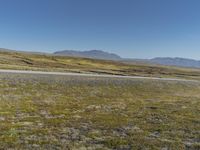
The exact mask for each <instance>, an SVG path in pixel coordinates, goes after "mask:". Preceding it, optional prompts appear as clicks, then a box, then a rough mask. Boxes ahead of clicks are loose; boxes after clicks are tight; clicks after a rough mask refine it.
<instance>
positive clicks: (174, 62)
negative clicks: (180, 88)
mask: <svg viewBox="0 0 200 150" xmlns="http://www.w3.org/2000/svg"><path fill="white" fill-rule="evenodd" d="M149 62H151V63H154V64H159V65H169V66H180V67H193V68H200V61H198V60H193V59H187V58H179V57H175V58H171V57H157V58H153V59H150V60H149Z"/></svg>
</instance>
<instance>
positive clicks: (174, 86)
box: [0, 58, 200, 150]
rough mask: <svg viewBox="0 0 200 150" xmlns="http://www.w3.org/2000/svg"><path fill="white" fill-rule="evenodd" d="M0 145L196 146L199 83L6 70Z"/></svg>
mask: <svg viewBox="0 0 200 150" xmlns="http://www.w3.org/2000/svg"><path fill="white" fill-rule="evenodd" d="M20 59H21V58H20ZM31 59H32V58H31ZM35 59H36V58H35ZM40 59H41V58H40ZM41 61H42V60H41ZM81 61H82V60H81ZM87 61H88V59H87ZM47 64H48V63H47ZM0 148H1V149H91V150H92V149H121V150H126V149H127V150H129V149H162V150H168V149H174V150H177V149H191V150H192V149H196V150H198V149H200V82H191V81H190V82H189V81H160V80H148V79H119V78H96V77H78V76H76V77H72V76H55V75H25V74H6V73H1V74H0Z"/></svg>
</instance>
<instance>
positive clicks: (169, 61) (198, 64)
mask: <svg viewBox="0 0 200 150" xmlns="http://www.w3.org/2000/svg"><path fill="white" fill-rule="evenodd" d="M54 54H56V55H65V56H73V57H85V58H94V59H105V60H120V61H129V62H131V61H132V62H135V61H137V62H145V63H150V64H159V65H168V66H179V67H193V68H200V61H198V60H193V59H187V58H178V57H175V58H172V57H156V58H153V59H126V58H122V57H120V56H119V55H117V54H113V53H108V52H105V51H101V50H90V51H74V50H64V51H57V52H55V53H54Z"/></svg>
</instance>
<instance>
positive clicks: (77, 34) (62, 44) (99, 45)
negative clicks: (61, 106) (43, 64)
mask: <svg viewBox="0 0 200 150" xmlns="http://www.w3.org/2000/svg"><path fill="white" fill-rule="evenodd" d="M0 47H2V48H9V49H17V50H30V51H45V52H53V51H57V50H65V49H74V50H91V49H100V50H105V51H108V52H114V53H117V54H119V55H121V56H123V57H132V58H152V57H159V56H161V57H163V56H172V57H187V58H194V59H200V0H0Z"/></svg>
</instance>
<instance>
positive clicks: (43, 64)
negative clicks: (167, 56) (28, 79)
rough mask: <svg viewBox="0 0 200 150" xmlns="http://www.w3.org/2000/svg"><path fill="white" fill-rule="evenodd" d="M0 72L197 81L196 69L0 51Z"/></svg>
mask: <svg viewBox="0 0 200 150" xmlns="http://www.w3.org/2000/svg"><path fill="white" fill-rule="evenodd" d="M0 69H17V70H37V71H38V70H39V71H57V72H76V73H96V74H114V75H129V76H152V77H173V78H187V79H197V80H199V79H200V69H189V68H177V67H166V66H157V65H149V64H142V63H141V64H140V63H138V62H137V63H122V62H116V61H105V60H94V59H86V58H73V57H64V56H55V55H44V54H31V53H25V52H24V53H22V52H14V51H0Z"/></svg>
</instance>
